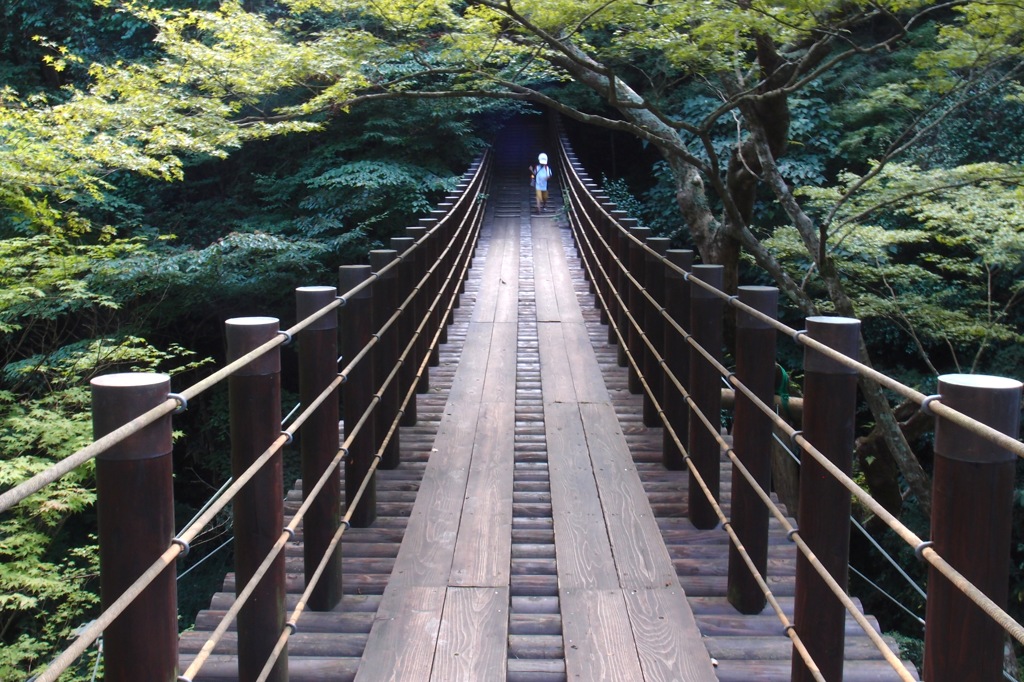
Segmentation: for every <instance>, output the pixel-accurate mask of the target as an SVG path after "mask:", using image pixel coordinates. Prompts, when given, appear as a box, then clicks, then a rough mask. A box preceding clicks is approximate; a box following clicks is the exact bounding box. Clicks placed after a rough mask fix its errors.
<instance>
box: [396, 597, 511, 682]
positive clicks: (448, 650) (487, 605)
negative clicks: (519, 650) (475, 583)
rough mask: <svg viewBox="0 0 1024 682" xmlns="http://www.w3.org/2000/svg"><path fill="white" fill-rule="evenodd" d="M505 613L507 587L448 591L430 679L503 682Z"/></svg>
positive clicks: (505, 661) (505, 651)
mask: <svg viewBox="0 0 1024 682" xmlns="http://www.w3.org/2000/svg"><path fill="white" fill-rule="evenodd" d="M508 609H509V594H508V587H507V586H506V587H502V588H493V587H487V588H463V587H453V588H450V589H449V590H448V596H447V599H446V600H445V605H444V614H443V616H442V618H441V630H440V633H439V634H438V638H437V652H436V653H435V655H434V668H433V672H432V674H431V677H430V679H431V680H437V681H438V682H457V681H459V680H464V681H465V682H476V681H477V680H503V679H505V670H506V666H507V663H508ZM409 679H413V678H409ZM415 679H423V678H415Z"/></svg>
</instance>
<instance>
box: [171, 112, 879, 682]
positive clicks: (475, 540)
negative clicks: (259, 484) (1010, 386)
mask: <svg viewBox="0 0 1024 682" xmlns="http://www.w3.org/2000/svg"><path fill="white" fill-rule="evenodd" d="M540 132H541V131H540V127H539V125H538V127H537V128H536V129H534V128H531V127H529V126H527V127H525V128H523V129H520V130H516V131H513V134H512V135H509V136H506V137H505V138H503V139H504V140H505V142H503V143H502V144H500V145H499V146H498V148H497V152H498V161H499V163H498V177H497V178H496V182H495V186H494V189H493V190H492V196H491V200H490V204H491V205H490V207H489V208H488V217H487V220H486V223H485V228H484V232H483V235H482V237H481V242H480V244H479V247H478V250H477V257H476V261H475V263H476V264H475V267H474V268H473V270H472V271H471V274H470V278H469V280H468V281H467V286H466V293H465V295H464V296H463V299H462V306H461V307H460V308H459V309H458V310H457V311H456V315H455V317H454V323H453V325H452V327H451V328H450V331H449V335H448V343H447V344H445V345H444V346H443V347H442V348H441V364H440V366H439V367H435V368H432V369H431V381H430V384H431V392H430V393H429V394H427V395H423V396H420V402H419V408H418V414H419V418H420V421H419V423H418V425H417V426H415V427H404V428H403V432H402V437H401V443H402V449H403V453H402V457H403V460H402V464H401V466H400V467H399V468H397V469H395V470H391V471H380V472H379V473H378V505H379V506H378V514H379V515H378V520H377V521H376V523H375V524H374V526H373V527H372V528H365V529H358V528H353V529H350V531H349V532H347V533H346V534H345V536H344V542H343V547H344V549H343V553H344V557H345V558H344V561H343V564H344V573H345V578H344V580H345V597H344V599H343V601H342V603H341V604H340V606H339V607H338V608H336V609H335V610H334V611H332V612H329V613H306V614H305V615H304V616H303V619H302V622H301V625H300V631H299V632H297V633H296V634H295V635H293V637H292V638H291V640H290V642H289V670H290V679H291V680H294V681H304V680H349V679H357V680H361V681H367V680H385V679H388V680H391V679H394V680H411V681H416V682H419V681H422V680H480V681H489V680H503V679H507V680H536V681H540V680H565V679H578V680H585V681H588V682H589V681H591V680H622V681H633V680H713V679H722V680H755V679H756V680H788V679H789V675H790V662H789V658H790V651H791V644H790V642H789V640H788V639H787V638H786V636H785V634H784V632H783V630H782V626H781V625H780V623H779V621H778V619H777V618H776V617H775V616H774V614H772V613H771V611H770V610H766V611H765V612H764V613H763V614H761V615H756V616H742V615H740V614H738V613H736V612H735V610H734V609H733V608H732V607H731V606H730V605H729V604H728V602H727V600H726V598H725V594H726V577H725V576H726V566H727V554H728V550H727V537H726V534H725V533H723V532H722V531H721V530H720V529H716V530H711V531H698V530H695V529H694V528H693V526H692V525H691V524H690V523H689V521H687V520H686V509H685V505H686V485H687V477H686V474H685V472H678V471H665V470H664V469H663V468H662V467H661V464H660V452H659V448H660V446H661V442H662V439H661V431H660V430H659V429H648V428H646V427H644V426H643V424H642V419H641V413H642V403H641V400H640V398H639V396H633V395H630V393H629V391H628V390H627V379H626V373H625V370H624V369H621V368H619V367H618V366H617V364H616V352H615V348H614V347H613V346H609V345H608V344H607V343H606V339H607V332H606V330H605V329H604V328H603V327H601V325H600V321H599V317H598V314H597V312H596V311H595V310H594V309H593V297H592V295H590V294H589V293H588V290H587V284H586V283H585V282H584V281H583V277H582V273H581V271H580V269H579V267H578V265H577V264H576V263H575V261H574V260H573V259H572V258H567V254H568V253H571V252H572V243H571V237H570V234H569V231H568V230H567V229H565V227H564V222H563V220H562V216H561V215H560V212H559V206H560V201H559V199H558V196H557V195H558V193H557V186H556V187H553V190H554V191H553V192H552V197H553V204H554V210H553V211H551V212H550V213H549V214H545V215H540V216H537V215H533V216H531V213H530V206H531V200H532V192H531V190H530V188H529V187H528V185H527V179H528V176H527V174H526V166H527V165H529V163H530V162H531V161H532V160H533V159H534V158H535V156H536V151H537V150H538V149H539V147H538V145H537V144H536V140H538V139H541V136H540ZM722 480H723V482H726V481H728V480H729V476H727V475H723V477H722ZM723 496H724V497H726V498H727V497H728V486H727V485H726V486H725V487H724V489H723ZM299 500H301V488H296V490H294V491H292V492H291V493H290V495H289V504H290V506H291V507H292V510H293V511H294V508H295V507H296V506H297V505H298V502H299ZM301 540H302V536H301V534H300V535H298V536H297V537H296V538H295V542H294V543H292V545H291V546H290V547H289V551H288V573H289V593H290V595H289V596H290V600H291V601H292V602H294V600H295V599H297V595H298V593H299V592H300V591H301V589H302V587H303V585H302V584H301V582H302V565H301V563H302V548H301ZM771 542H772V545H771V549H770V553H769V571H770V578H769V583H770V584H771V586H772V588H773V589H774V590H776V594H777V595H779V597H780V601H781V602H782V603H783V604H784V605H788V608H789V609H790V610H791V608H792V594H793V584H794V577H793V576H794V573H795V569H794V566H795V552H794V549H793V547H792V545H791V544H790V543H788V542H787V541H786V539H785V535H784V532H783V531H782V530H781V528H780V527H778V525H777V523H776V522H774V521H773V531H772V540H771ZM224 590H225V592H224V593H221V594H218V595H216V596H215V597H214V599H213V602H212V604H211V608H210V610H208V611H205V612H203V613H201V614H200V616H199V618H198V619H197V622H196V632H195V633H185V634H184V635H183V636H182V638H181V656H182V660H183V662H184V663H185V664H187V661H188V660H190V659H191V658H192V656H194V654H195V652H196V650H197V649H198V647H200V646H201V645H202V643H203V642H204V641H205V639H206V635H205V633H204V631H209V630H212V629H213V628H214V627H216V623H217V622H218V620H219V617H220V616H221V615H222V614H223V612H224V610H225V609H226V608H227V607H228V605H229V604H230V603H231V601H232V599H233V597H232V594H233V590H234V582H233V577H232V576H228V578H227V580H226V581H225V583H224ZM289 606H291V604H289ZM848 621H849V624H848V633H849V635H848V638H847V651H846V660H847V663H846V670H845V679H846V680H848V681H854V680H857V681H859V680H885V679H895V675H894V673H893V672H892V670H891V669H890V668H889V667H888V665H887V664H886V663H885V662H884V661H883V660H882V659H881V657H880V655H879V654H878V652H877V651H875V650H874V649H873V648H872V647H871V646H870V644H869V642H868V640H867V638H866V637H863V635H860V636H858V634H857V633H858V628H857V626H856V624H855V623H853V621H852V619H848ZM236 641H237V640H236V639H235V638H234V637H228V638H226V639H225V640H224V641H223V642H222V643H221V645H220V648H219V649H218V654H217V655H216V656H215V657H214V658H213V659H211V661H210V662H209V663H208V664H207V666H206V667H205V668H204V670H203V674H202V675H201V676H200V677H199V678H198V679H236V678H237V673H236V672H235V670H236V669H235V664H234V660H233V657H232V653H233V650H234V646H235V643H236ZM716 664H717V667H716Z"/></svg>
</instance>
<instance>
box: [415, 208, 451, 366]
mask: <svg viewBox="0 0 1024 682" xmlns="http://www.w3.org/2000/svg"><path fill="white" fill-rule="evenodd" d="M434 213H436V212H435V211H431V215H433V214H434ZM437 222H438V219H437V217H430V218H420V226H421V227H423V228H424V229H425V230H426V231H427V234H428V235H429V236H428V237H427V241H426V242H425V243H424V246H425V247H426V249H427V269H428V270H429V269H430V267H431V266H433V265H434V264H435V263H438V261H439V260H440V258H441V251H442V250H443V245H442V244H441V235H440V234H439V233H438V232H437V231H434V232H431V230H433V229H434V228H435V227H437ZM443 270H444V268H443V267H441V266H438V267H436V268H434V272H433V273H432V274H431V275H430V279H429V280H427V281H428V284H427V291H428V296H427V306H428V307H429V306H430V304H431V303H432V302H433V303H434V309H433V310H432V311H431V313H430V326H429V332H428V334H427V343H428V345H429V343H430V340H432V339H433V338H434V334H437V333H438V332H440V334H439V335H438V344H435V345H434V347H433V348H431V349H430V366H431V367H437V366H438V365H440V364H441V353H440V348H439V345H440V344H441V343H447V342H448V327H447V325H445V326H444V327H443V328H442V327H441V306H440V305H438V303H437V295H438V294H439V293H440V291H441V283H442V282H443V281H444V277H443V276H442V271H443Z"/></svg>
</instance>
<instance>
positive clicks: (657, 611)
mask: <svg viewBox="0 0 1024 682" xmlns="http://www.w3.org/2000/svg"><path fill="white" fill-rule="evenodd" d="M623 595H625V599H626V608H627V609H628V613H629V622H630V625H631V626H632V628H633V637H634V639H635V640H636V646H637V651H638V652H639V656H640V665H641V666H642V667H643V673H644V680H645V681H646V682H655V681H662V680H663V681H665V682H669V681H671V682H703V681H704V680H713V679H714V676H715V671H714V667H713V666H712V664H711V657H710V656H709V655H708V650H707V648H706V647H705V645H704V642H703V641H702V640H701V631H700V629H699V628H698V627H697V623H696V620H695V619H694V617H693V612H692V611H691V610H690V606H689V605H688V604H687V603H686V595H685V594H684V593H683V590H682V588H680V587H679V586H678V583H677V584H676V585H675V586H673V587H664V588H651V589H632V590H623Z"/></svg>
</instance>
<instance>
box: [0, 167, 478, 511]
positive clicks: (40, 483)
mask: <svg viewBox="0 0 1024 682" xmlns="http://www.w3.org/2000/svg"><path fill="white" fill-rule="evenodd" d="M489 161H490V153H489V151H488V152H484V154H483V157H482V161H480V162H478V163H479V166H478V168H477V172H476V173H475V174H474V176H473V180H472V182H471V184H470V186H469V187H467V188H466V190H465V191H464V192H463V193H462V194H461V195H460V198H459V201H458V202H457V203H456V204H455V206H454V207H453V209H452V210H453V211H455V210H457V209H458V208H459V207H460V206H461V204H462V201H463V199H464V198H465V197H466V196H467V195H469V194H479V191H476V192H474V188H476V189H477V190H478V189H479V185H480V183H482V182H483V179H484V177H485V175H486V170H487V167H488V163H489ZM443 227H444V225H442V223H441V222H438V224H437V225H435V226H434V227H432V228H431V229H430V230H429V231H428V232H427V233H426V234H425V235H424V236H423V237H421V238H420V239H419V240H417V241H416V242H414V243H413V244H412V245H411V246H410V247H409V249H408V250H407V251H406V252H405V253H403V254H401V255H399V256H398V260H401V259H402V258H403V257H407V255H408V254H410V253H412V252H413V250H414V249H417V248H422V244H423V243H424V242H425V241H427V239H428V238H429V237H430V236H432V235H434V234H435V232H436V231H438V230H440V229H443ZM391 267H396V265H395V263H394V262H392V263H389V264H388V266H386V267H385V268H382V269H381V270H380V272H377V273H373V274H372V275H371V276H370V277H369V278H367V279H366V280H363V281H362V282H360V283H359V284H357V285H356V286H354V287H352V288H351V289H350V290H349V291H346V292H344V293H342V294H340V295H339V296H338V297H337V299H336V300H335V301H334V302H332V303H330V304H328V305H326V306H324V307H323V308H321V309H319V310H317V311H315V312H313V313H311V314H310V315H309V316H307V317H306V318H305V319H303V320H300V321H298V322H296V323H295V324H294V325H292V326H291V327H289V328H288V329H286V330H282V333H281V335H280V336H278V337H275V338H273V339H271V340H270V341H267V342H266V343H264V344H262V345H260V346H258V347H257V348H254V349H253V350H252V351H250V352H248V353H246V354H245V355H243V356H241V357H239V358H238V359H237V360H235V361H233V362H231V363H229V364H227V365H225V366H224V367H222V368H220V369H219V370H217V371H215V372H213V373H212V374H210V375H209V376H207V377H205V378H203V379H201V380H200V381H197V382H196V383H194V384H192V385H191V386H189V387H187V388H185V389H183V390H181V391H180V392H179V395H180V396H181V397H182V398H184V399H185V400H186V401H188V400H191V399H192V398H195V397H196V396H199V395H201V394H202V393H204V392H205V391H207V390H209V389H210V388H212V387H213V386H215V385H217V384H218V383H220V382H221V381H223V380H224V379H226V378H227V377H228V376H230V375H232V374H234V373H235V372H236V371H237V370H239V369H240V368H242V367H244V366H246V365H247V364H249V363H250V362H252V361H253V360H255V359H257V358H260V357H262V356H263V355H264V354H265V353H268V352H270V351H271V350H273V349H274V348H277V347H278V346H281V345H284V344H286V343H288V341H289V340H290V339H291V338H293V337H294V336H295V334H297V333H299V332H300V331H302V330H303V329H305V328H306V327H308V326H309V325H311V324H313V323H314V322H316V321H317V320H319V319H320V318H321V317H323V316H324V315H327V314H328V313H329V312H330V311H331V310H334V309H336V308H338V307H339V306H344V305H345V304H346V302H347V301H348V299H351V298H352V297H354V296H355V295H357V294H358V293H360V292H361V291H363V290H364V289H365V288H367V287H369V286H371V285H372V284H373V282H374V281H375V280H376V279H377V278H378V277H380V276H381V275H382V274H384V273H385V272H386V271H388V270H389V268H391ZM180 406H181V402H180V401H179V400H177V399H175V398H168V399H167V401H166V402H164V403H162V404H160V405H158V406H157V407H154V408H152V409H151V410H149V411H148V412H145V413H144V414H142V415H139V416H138V417H136V418H135V419H133V420H131V421H129V422H127V423H126V424H124V425H123V426H121V427H119V428H117V429H115V430H113V431H111V432H110V433H108V434H107V435H105V436H103V437H101V438H98V439H96V440H95V441H93V442H92V443H90V444H89V445H86V446H85V447H83V448H81V449H80V450H78V451H77V452H75V453H72V454H71V455H68V456H67V457H65V458H64V459H62V460H61V461H60V462H57V463H56V464H54V465H53V466H51V467H48V468H47V469H45V470H44V471H41V472H39V473H38V474H36V475H34V476H33V477H32V478H30V479H28V480H27V481H24V482H23V483H20V484H18V485H17V486H14V487H13V488H11V489H9V490H6V491H4V492H3V493H0V513H2V512H4V511H7V510H8V509H10V508H11V507H13V506H14V505H16V504H18V503H20V502H22V501H24V500H25V498H27V497H29V496H30V495H33V494H35V493H37V492H39V491H40V490H42V489H43V488H44V487H46V486H47V485H49V484H50V483H53V482H55V481H57V480H59V479H60V478H62V477H63V476H65V475H66V474H68V473H69V472H71V471H72V470H74V469H76V468H77V467H79V466H81V465H82V464H84V463H85V462H88V461H89V460H91V459H94V458H95V457H96V456H97V455H99V454H100V453H102V452H105V451H106V450H108V449H110V448H111V447H113V446H114V445H117V444H118V443H120V442H122V441H123V440H125V439H126V438H128V437H129V436H131V435H133V434H135V433H138V432H139V431H140V430H142V429H143V428H145V427H147V426H149V425H150V424H153V423H154V422H156V421H158V420H159V419H160V418H161V417H164V416H166V415H168V414H170V413H171V412H173V411H174V410H176V409H178V408H179V407H180Z"/></svg>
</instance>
